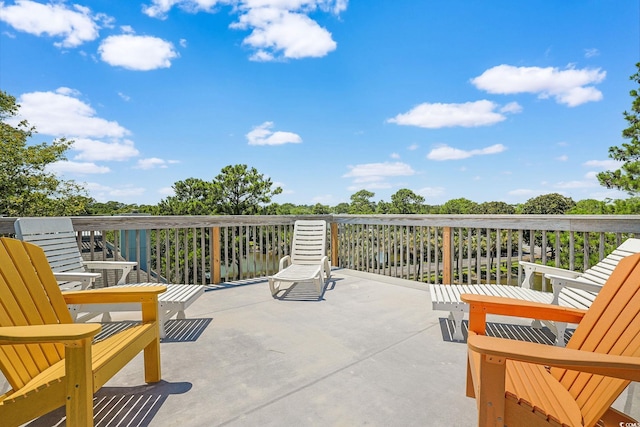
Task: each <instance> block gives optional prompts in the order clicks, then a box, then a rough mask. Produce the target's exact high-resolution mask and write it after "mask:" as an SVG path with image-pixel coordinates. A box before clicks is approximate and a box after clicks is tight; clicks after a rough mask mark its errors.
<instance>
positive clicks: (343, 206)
mask: <svg viewBox="0 0 640 427" xmlns="http://www.w3.org/2000/svg"><path fill="white" fill-rule="evenodd" d="M331 212H332V213H334V214H346V213H349V203H346V202H342V203H338V204H337V205H335V206H334V207H333V209H331Z"/></svg>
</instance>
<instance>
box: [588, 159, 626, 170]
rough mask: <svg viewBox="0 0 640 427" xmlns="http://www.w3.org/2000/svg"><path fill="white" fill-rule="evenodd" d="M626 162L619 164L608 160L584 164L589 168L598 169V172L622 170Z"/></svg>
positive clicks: (616, 161) (590, 161) (589, 161)
mask: <svg viewBox="0 0 640 427" xmlns="http://www.w3.org/2000/svg"><path fill="white" fill-rule="evenodd" d="M623 164H624V162H619V161H618V160H613V159H607V160H588V161H586V162H584V163H583V166H586V167H589V168H596V169H598V170H614V169H620V168H621V167H622V165H623Z"/></svg>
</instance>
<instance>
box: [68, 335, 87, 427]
mask: <svg viewBox="0 0 640 427" xmlns="http://www.w3.org/2000/svg"><path fill="white" fill-rule="evenodd" d="M65 373H66V378H65V381H66V394H67V398H66V403H65V406H66V415H67V425H68V426H93V373H92V372H91V338H86V339H84V340H80V345H78V346H67V347H66V349H65Z"/></svg>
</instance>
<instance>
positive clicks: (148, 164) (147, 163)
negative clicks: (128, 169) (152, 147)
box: [136, 157, 178, 170]
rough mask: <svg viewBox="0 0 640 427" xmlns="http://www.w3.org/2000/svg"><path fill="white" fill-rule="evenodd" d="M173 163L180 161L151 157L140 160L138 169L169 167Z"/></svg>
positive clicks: (137, 165)
mask: <svg viewBox="0 0 640 427" xmlns="http://www.w3.org/2000/svg"><path fill="white" fill-rule="evenodd" d="M173 163H178V162H177V161H176V160H164V159H159V158H157V157H150V158H148V159H140V160H138V163H137V164H136V169H143V170H148V169H156V168H160V169H166V168H168V167H169V165H170V164H173Z"/></svg>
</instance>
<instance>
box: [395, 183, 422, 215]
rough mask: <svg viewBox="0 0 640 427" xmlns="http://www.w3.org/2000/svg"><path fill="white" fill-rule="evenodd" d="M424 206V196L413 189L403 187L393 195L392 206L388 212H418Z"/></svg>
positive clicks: (420, 211)
mask: <svg viewBox="0 0 640 427" xmlns="http://www.w3.org/2000/svg"><path fill="white" fill-rule="evenodd" d="M423 208H424V197H422V196H420V195H418V194H416V193H414V192H413V191H411V190H409V189H407V188H402V189H400V190H398V191H396V192H395V193H394V194H392V195H391V206H390V209H389V212H388V213H392V214H418V213H422V211H423Z"/></svg>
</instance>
